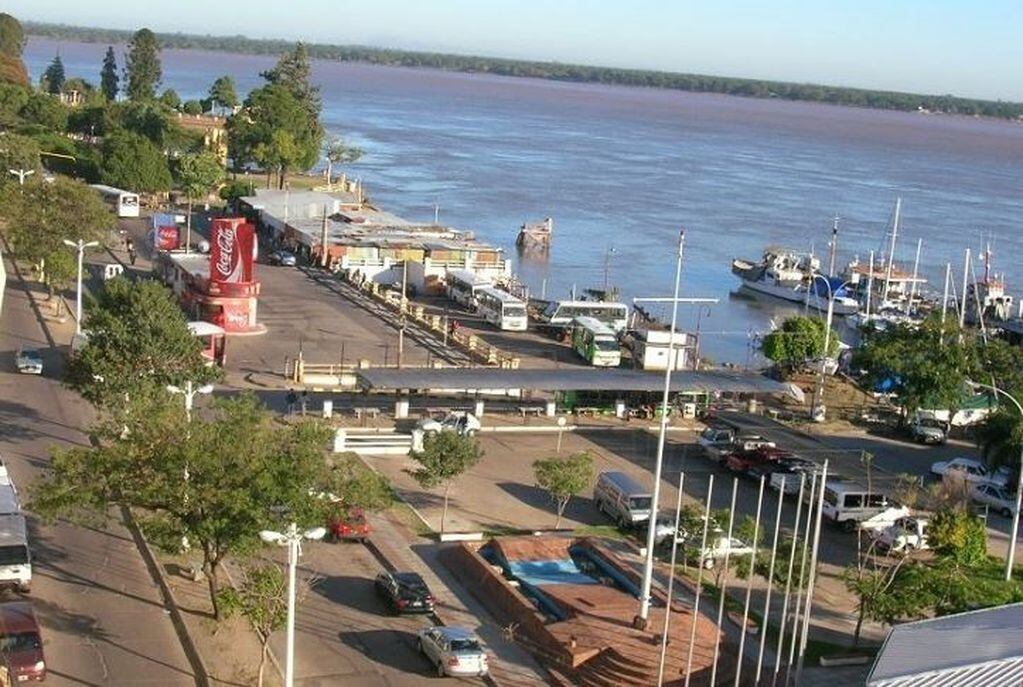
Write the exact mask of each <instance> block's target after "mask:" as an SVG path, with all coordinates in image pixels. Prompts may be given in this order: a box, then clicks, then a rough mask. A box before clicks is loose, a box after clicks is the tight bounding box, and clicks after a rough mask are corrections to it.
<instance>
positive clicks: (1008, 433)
mask: <svg viewBox="0 0 1023 687" xmlns="http://www.w3.org/2000/svg"><path fill="white" fill-rule="evenodd" d="M977 443H978V444H979V445H980V450H981V454H982V455H983V457H984V462H985V463H987V464H988V465H989V466H991V467H992V468H998V467H1001V466H1003V465H1004V466H1007V467H1009V468H1010V469H1011V470H1013V471H1015V470H1018V469H1019V461H1020V450H1021V447H1023V419H1021V418H1020V415H1019V412H1018V411H1017V410H1016V408H1015V407H1012V408H1009V407H1006V406H1001V407H999V408H998V410H996V411H995V412H994V413H991V414H990V415H988V416H987V417H986V418H985V419H984V422H983V423H982V424H981V425H980V427H978V428H977Z"/></svg>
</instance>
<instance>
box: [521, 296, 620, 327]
mask: <svg viewBox="0 0 1023 687" xmlns="http://www.w3.org/2000/svg"><path fill="white" fill-rule="evenodd" d="M577 317H592V318H593V319H595V320H597V321H598V322H601V323H603V324H606V325H607V326H608V327H610V328H611V329H613V330H614V331H615V332H616V333H617V332H621V331H623V330H624V329H625V327H626V326H627V325H628V320H629V308H628V307H627V306H626V305H625V304H624V303H608V302H606V301H551V302H550V303H548V304H547V307H546V308H544V310H543V313H542V314H541V318H542V320H543V323H544V326H545V327H546V328H547V329H550V330H565V329H567V328H569V327H570V326H571V325H572V320H574V319H575V318H577Z"/></svg>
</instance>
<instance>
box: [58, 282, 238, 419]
mask: <svg viewBox="0 0 1023 687" xmlns="http://www.w3.org/2000/svg"><path fill="white" fill-rule="evenodd" d="M86 329H87V330H88V332H89V339H88V342H87V343H86V344H85V346H84V347H83V348H82V350H81V351H80V352H79V353H78V355H76V356H75V357H74V358H72V359H71V360H70V361H69V363H68V371H67V382H68V384H69V386H71V388H73V389H75V390H76V391H78V392H79V393H80V394H82V396H84V397H85V398H86V400H88V401H90V402H91V403H93V404H95V405H98V406H109V405H111V404H115V405H121V404H123V402H124V399H125V396H126V395H127V396H129V397H133V396H137V395H139V394H145V393H149V392H152V391H154V390H155V391H156V392H159V393H162V390H163V388H164V387H165V386H167V385H168V384H174V385H181V384H184V383H185V382H186V381H192V382H193V383H195V384H205V383H207V382H211V381H214V380H216V379H217V378H218V377H219V376H220V371H219V368H215V367H208V366H207V365H206V363H205V360H204V359H203V357H202V355H201V353H200V349H201V344H200V342H199V340H198V339H196V338H195V337H194V336H192V334H191V332H189V330H188V325H187V322H186V320H185V316H184V315H183V314H182V312H181V309H180V307H179V306H178V303H177V301H176V300H175V298H174V295H173V293H171V291H170V290H169V289H167V288H166V287H165V286H163V285H162V284H160V283H159V282H155V281H140V282H137V283H133V282H130V281H128V280H127V279H124V278H117V279H111V280H110V281H107V282H105V286H104V288H103V289H101V290H100V291H99V292H98V293H97V294H96V296H95V298H94V300H92V301H91V302H89V303H88V304H87V308H86Z"/></svg>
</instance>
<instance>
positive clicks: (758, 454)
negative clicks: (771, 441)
mask: <svg viewBox="0 0 1023 687" xmlns="http://www.w3.org/2000/svg"><path fill="white" fill-rule="evenodd" d="M787 455H788V454H787V453H786V452H785V451H782V450H780V449H777V448H774V447H773V446H761V447H759V448H755V449H752V450H749V451H732V452H731V453H729V454H728V455H726V456H725V460H724V465H725V467H726V468H728V469H729V470H731V471H732V472H741V473H747V472H749V471H750V470H751V469H752V468H754V467H760V466H763V465H767V464H770V463H775V462H777V461H778V460H779V459H781V458H784V457H785V456H787Z"/></svg>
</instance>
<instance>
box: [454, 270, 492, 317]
mask: <svg viewBox="0 0 1023 687" xmlns="http://www.w3.org/2000/svg"><path fill="white" fill-rule="evenodd" d="M444 280H445V281H446V282H447V295H448V298H450V299H451V300H453V301H454V302H455V303H458V304H459V305H461V306H462V307H464V308H470V309H473V308H475V307H476V298H477V296H476V293H477V292H478V291H479V290H480V289H482V288H485V287H487V286H493V285H494V281H493V280H492V279H489V278H488V277H481V276H480V275H478V274H476V273H475V272H470V271H469V270H448V271H447V275H446V276H445V278H444Z"/></svg>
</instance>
